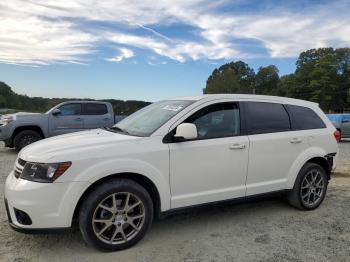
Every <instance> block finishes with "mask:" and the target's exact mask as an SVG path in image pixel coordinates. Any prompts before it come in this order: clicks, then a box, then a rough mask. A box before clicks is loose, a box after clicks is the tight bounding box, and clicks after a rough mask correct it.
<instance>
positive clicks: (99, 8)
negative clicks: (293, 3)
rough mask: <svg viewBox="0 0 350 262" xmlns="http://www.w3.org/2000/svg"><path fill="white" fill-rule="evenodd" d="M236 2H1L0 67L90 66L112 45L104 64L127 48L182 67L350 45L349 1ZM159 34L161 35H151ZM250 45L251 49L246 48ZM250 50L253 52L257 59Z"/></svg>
mask: <svg viewBox="0 0 350 262" xmlns="http://www.w3.org/2000/svg"><path fill="white" fill-rule="evenodd" d="M240 3H241V4H242V2H241V1H238V2H232V1H229V0H218V1H211V0H159V1H153V0H134V1H125V0H104V1H99V0H89V1H85V0H70V1H63V0H11V1H5V2H0V19H1V20H0V21H1V22H0V62H2V63H13V64H28V65H46V64H51V63H86V62H87V59H88V58H89V59H94V58H93V57H92V54H94V52H97V51H99V50H103V47H104V46H105V45H110V44H111V43H112V45H113V46H114V47H115V48H117V49H118V50H119V51H120V54H119V55H117V56H115V57H113V58H110V59H109V61H111V60H112V61H116V62H118V61H122V60H123V59H126V58H130V55H131V56H134V55H135V54H134V53H133V51H132V49H135V48H137V49H144V50H146V51H148V52H150V53H151V54H155V55H157V56H160V57H163V58H167V59H170V60H174V61H177V62H181V63H184V62H186V61H188V60H201V59H205V60H212V61H214V62H215V61H217V60H235V59H242V58H250V57H254V56H257V55H258V56H261V55H265V56H269V57H273V58H279V57H282V58H283V57H296V56H297V55H298V54H299V52H301V51H303V50H305V49H309V48H314V47H323V46H334V47H341V46H349V44H350V16H349V15H348V10H349V9H350V3H349V2H348V1H343V0H338V1H332V2H331V3H330V2H329V3H327V4H313V5H312V6H311V5H310V6H308V7H302V6H301V7H300V8H299V9H298V10H295V9H293V10H292V9H290V8H289V7H288V6H283V2H281V3H280V4H279V5H277V4H276V5H274V6H272V7H269V8H265V9H259V8H258V7H256V6H255V5H251V6H250V9H249V12H247V11H242V12H241V11H240V9H239V4H240ZM253 3H254V2H253ZM245 4H246V3H245ZM296 11H297V12H296ZM175 26H180V27H181V26H184V27H186V28H187V29H186V31H184V32H183V34H181V33H180V34H176V35H175V36H174V35H171V34H170V33H169V35H168V34H167V33H164V32H167V31H166V30H167V28H168V29H169V30H170V31H171V29H172V27H175ZM160 27H161V28H162V32H159V31H158V30H157V28H160ZM184 30H185V29H184ZM170 31H169V32H170ZM249 43H254V45H253V47H250V45H249ZM254 47H258V48H260V51H259V52H260V53H259V54H257V53H256V50H254ZM261 49H262V50H265V51H261ZM126 50H128V51H126ZM140 53H143V52H140ZM128 56H129V57H128Z"/></svg>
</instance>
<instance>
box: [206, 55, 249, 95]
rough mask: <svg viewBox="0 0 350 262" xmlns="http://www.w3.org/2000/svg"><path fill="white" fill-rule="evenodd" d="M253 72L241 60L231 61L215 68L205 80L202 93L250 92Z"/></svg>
mask: <svg viewBox="0 0 350 262" xmlns="http://www.w3.org/2000/svg"><path fill="white" fill-rule="evenodd" d="M254 80H255V73H254V70H253V69H251V68H250V67H249V66H248V65H247V64H246V63H244V62H242V61H238V62H231V63H228V64H225V65H222V66H220V67H219V69H215V70H214V71H213V73H212V74H211V75H210V76H209V78H208V80H207V85H206V88H205V89H204V90H203V92H204V94H218V93H252V92H253V88H254Z"/></svg>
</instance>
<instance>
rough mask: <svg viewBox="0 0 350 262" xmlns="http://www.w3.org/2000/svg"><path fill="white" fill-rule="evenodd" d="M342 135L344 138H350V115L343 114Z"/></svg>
mask: <svg viewBox="0 0 350 262" xmlns="http://www.w3.org/2000/svg"><path fill="white" fill-rule="evenodd" d="M341 135H342V137H344V138H345V137H346V138H348V137H350V114H343V117H342V123H341Z"/></svg>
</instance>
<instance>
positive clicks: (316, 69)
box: [292, 48, 350, 112]
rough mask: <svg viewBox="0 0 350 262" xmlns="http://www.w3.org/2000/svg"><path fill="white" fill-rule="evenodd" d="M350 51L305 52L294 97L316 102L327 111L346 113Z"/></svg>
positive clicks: (326, 49) (298, 61)
mask: <svg viewBox="0 0 350 262" xmlns="http://www.w3.org/2000/svg"><path fill="white" fill-rule="evenodd" d="M349 53H350V52H349V50H348V49H345V48H343V49H333V48H319V49H311V50H307V51H305V52H302V53H301V54H300V56H299V58H298V60H297V63H296V64H297V68H296V71H295V77H296V78H295V80H296V81H295V85H296V86H298V87H297V88H294V91H297V92H295V93H292V96H293V97H296V98H302V99H306V100H310V101H314V102H317V103H319V104H320V106H321V108H322V109H324V110H325V111H335V112H343V111H344V109H345V108H346V107H347V104H348V102H347V91H348V88H349Z"/></svg>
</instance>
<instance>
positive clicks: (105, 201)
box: [79, 179, 153, 251]
mask: <svg viewBox="0 0 350 262" xmlns="http://www.w3.org/2000/svg"><path fill="white" fill-rule="evenodd" d="M152 220H153V203H152V200H151V197H150V196H149V194H148V192H147V191H146V190H145V189H144V188H143V187H142V186H141V185H140V184H138V183H136V182H134V181H132V180H128V179H115V180H110V181H108V182H106V183H104V184H102V185H101V186H99V187H97V188H96V189H95V190H94V191H93V192H91V193H90V194H89V195H88V196H87V198H86V199H85V200H84V201H83V203H82V206H81V209H80V214H79V226H80V230H81V232H82V235H83V238H84V239H85V241H86V242H87V243H88V244H90V245H91V246H94V247H96V248H98V249H102V250H107V251H116V250H121V249H126V248H129V247H131V246H133V245H134V244H136V243H137V242H138V241H139V240H141V239H142V237H143V236H144V235H145V234H146V232H147V230H148V229H149V227H150V225H151V223H152Z"/></svg>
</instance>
